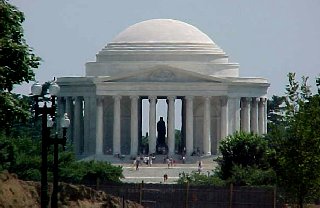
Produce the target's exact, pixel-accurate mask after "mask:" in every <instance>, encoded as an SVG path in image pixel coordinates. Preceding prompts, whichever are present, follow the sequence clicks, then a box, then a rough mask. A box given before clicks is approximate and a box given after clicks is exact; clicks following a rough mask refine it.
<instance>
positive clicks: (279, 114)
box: [267, 95, 286, 132]
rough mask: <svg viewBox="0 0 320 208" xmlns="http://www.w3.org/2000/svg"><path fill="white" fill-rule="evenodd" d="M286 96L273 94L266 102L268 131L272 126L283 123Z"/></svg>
mask: <svg viewBox="0 0 320 208" xmlns="http://www.w3.org/2000/svg"><path fill="white" fill-rule="evenodd" d="M285 100H286V98H285V97H284V96H276V95H273V96H272V98H271V99H269V100H268V102H267V109H268V132H269V131H270V130H271V129H272V128H276V127H278V126H279V125H282V124H283V121H284V116H285V111H284V110H285V109H284V108H285V106H284V103H285Z"/></svg>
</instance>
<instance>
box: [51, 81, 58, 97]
mask: <svg viewBox="0 0 320 208" xmlns="http://www.w3.org/2000/svg"><path fill="white" fill-rule="evenodd" d="M59 92H60V87H59V85H58V84H57V83H55V82H53V83H51V84H50V87H49V93H50V95H53V96H57V95H58V94H59Z"/></svg>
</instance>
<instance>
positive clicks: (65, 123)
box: [61, 113, 70, 128]
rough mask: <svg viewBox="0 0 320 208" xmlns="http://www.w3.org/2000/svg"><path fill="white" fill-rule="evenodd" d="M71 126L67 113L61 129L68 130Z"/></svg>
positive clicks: (62, 120) (63, 118)
mask: <svg viewBox="0 0 320 208" xmlns="http://www.w3.org/2000/svg"><path fill="white" fill-rule="evenodd" d="M69 126H70V119H69V118H68V114H67V113H65V114H64V116H63V117H62V119H61V127H62V128H68V127H69Z"/></svg>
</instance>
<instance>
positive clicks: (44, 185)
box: [38, 103, 48, 208]
mask: <svg viewBox="0 0 320 208" xmlns="http://www.w3.org/2000/svg"><path fill="white" fill-rule="evenodd" d="M38 109H39V111H42V144H41V194H40V196H41V208H45V207H47V204H48V176H47V170H48V161H47V159H48V152H47V146H48V145H47V140H46V138H47V136H48V129H47V109H48V108H47V105H46V103H45V104H44V107H43V108H38Z"/></svg>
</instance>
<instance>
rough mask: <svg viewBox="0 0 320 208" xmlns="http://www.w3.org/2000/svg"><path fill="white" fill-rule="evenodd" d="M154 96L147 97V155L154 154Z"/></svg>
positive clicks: (155, 98) (155, 141) (155, 142)
mask: <svg viewBox="0 0 320 208" xmlns="http://www.w3.org/2000/svg"><path fill="white" fill-rule="evenodd" d="M156 100H157V97H156V96H149V103H150V106H149V154H150V153H155V152H156V144H157V140H156V131H157V128H156Z"/></svg>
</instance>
